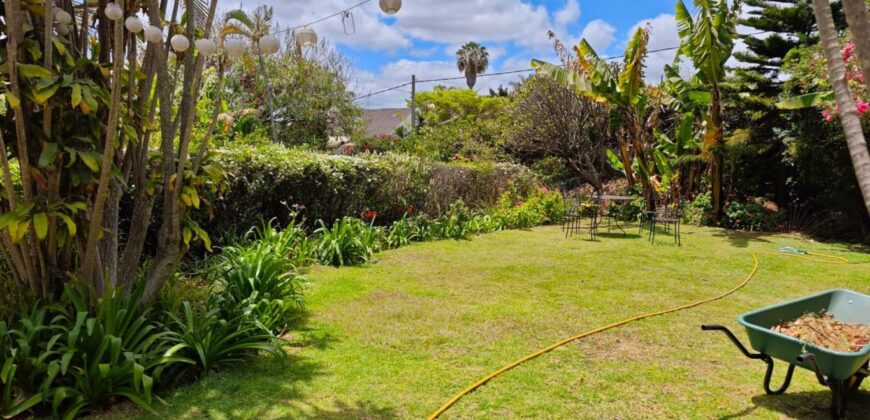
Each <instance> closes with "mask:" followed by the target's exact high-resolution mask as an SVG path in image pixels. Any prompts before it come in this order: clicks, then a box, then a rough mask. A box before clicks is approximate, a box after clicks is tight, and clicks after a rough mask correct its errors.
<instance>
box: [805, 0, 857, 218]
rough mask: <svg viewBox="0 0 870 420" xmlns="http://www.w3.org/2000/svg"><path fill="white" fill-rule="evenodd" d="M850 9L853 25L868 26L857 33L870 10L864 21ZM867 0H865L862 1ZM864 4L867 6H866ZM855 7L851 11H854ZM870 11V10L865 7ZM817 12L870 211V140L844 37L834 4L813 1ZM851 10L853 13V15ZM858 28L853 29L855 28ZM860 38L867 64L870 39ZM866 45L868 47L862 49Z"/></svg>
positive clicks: (841, 109)
mask: <svg viewBox="0 0 870 420" xmlns="http://www.w3.org/2000/svg"><path fill="white" fill-rule="evenodd" d="M846 3H849V2H844V6H851V7H847V8H846V13H847V18H848V19H849V24H850V26H852V25H853V24H854V26H855V27H857V28H862V25H863V26H864V28H862V29H861V30H858V31H855V34H856V35H857V34H858V33H859V32H862V30H863V29H865V28H866V25H867V22H866V19H867V17H866V13H864V14H863V15H864V16H863V20H865V21H864V22H861V21H860V20H861V19H862V18H859V16H860V15H858V16H855V11H856V10H857V9H856V8H855V5H854V4H851V5H847V4H846ZM861 3H863V1H862V2H861ZM862 7H866V6H863V5H862ZM850 9H851V10H850ZM865 10H866V9H865ZM813 11H814V13H815V15H816V23H817V25H818V28H819V35H820V37H821V44H822V50H823V51H824V52H825V58H826V61H827V66H828V74H829V76H828V78H829V79H830V81H831V87H833V89H834V95H835V96H836V98H837V105H839V106H840V121H841V122H842V123H843V129H844V130H845V132H846V143H847V144H848V146H849V154H850V155H851V156H852V165H853V166H854V167H855V176H856V177H857V178H858V185H859V186H860V188H861V194H862V195H863V196H864V205H865V207H866V208H867V212H868V214H870V152H868V151H867V139H866V138H865V137H864V131H863V129H862V127H861V119H860V117H859V116H858V111H857V110H856V109H855V100H854V98H852V92H851V90H849V82H848V81H847V80H846V63H845V61H844V60H843V56H842V55H841V52H840V40H839V38H838V37H837V28H836V26H834V18H833V15H832V13H831V4H830V2H829V1H828V0H813ZM850 11H851V12H852V14H853V16H851V17H849V16H848V15H849V13H850ZM855 29H856V28H853V30H855ZM856 41H858V43H857V46H858V55H859V57H860V56H862V55H863V57H860V58H861V63H862V65H863V64H864V63H865V61H866V59H867V57H868V56H870V51H868V49H867V45H866V42H865V41H866V40H857V37H856ZM862 44H864V48H862Z"/></svg>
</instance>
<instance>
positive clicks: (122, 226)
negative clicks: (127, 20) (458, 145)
mask: <svg viewBox="0 0 870 420" xmlns="http://www.w3.org/2000/svg"><path fill="white" fill-rule="evenodd" d="M101 3H102V4H103V5H105V2H101ZM200 3H201V2H194V1H193V0H186V1H184V2H182V3H181V5H182V6H184V10H185V14H186V15H187V16H186V17H187V18H186V20H185V21H184V23H179V21H178V20H177V16H176V14H177V12H178V9H179V8H178V7H177V6H178V5H176V7H175V8H174V12H173V13H172V16H168V15H166V10H165V8H163V9H161V8H160V7H159V5H158V2H157V1H156V0H149V1H145V2H128V3H127V5H126V9H125V12H126V14H127V15H131V14H136V13H139V12H143V13H145V14H147V16H148V20H149V21H150V22H151V23H152V24H153V25H158V26H164V25H165V23H164V22H168V29H169V33H170V34H179V33H181V34H184V35H185V36H187V37H188V38H189V39H191V40H193V39H196V38H208V37H209V36H210V28H211V26H212V22H213V20H214V14H215V10H216V8H217V1H216V0H210V1H208V2H207V4H206V6H207V7H205V10H204V12H203V11H202V9H201V7H200V6H201V4H200ZM57 4H58V5H60V6H62V8H63V10H64V12H65V13H68V14H70V15H72V14H74V13H78V14H80V15H81V17H80V18H79V19H77V20H74V21H75V24H82V23H84V25H82V26H83V27H84V28H88V27H93V28H94V29H95V31H96V33H97V37H96V42H92V41H91V40H90V35H89V34H88V32H87V29H83V30H82V32H81V33H79V32H78V31H75V30H73V31H69V32H68V33H66V34H64V32H62V31H58V32H55V31H54V30H53V25H52V23H53V22H52V21H51V20H46V19H43V18H42V17H41V16H53V15H54V14H55V13H57V12H56V11H55V10H52V9H48V8H49V7H50V5H51V2H44V3H43V5H44V6H43V5H40V6H33V5H32V4H31V3H26V4H25V3H24V2H22V1H20V0H6V1H3V7H4V10H5V16H4V17H5V26H4V27H3V28H2V31H3V36H4V37H5V39H6V42H5V43H4V44H3V45H2V46H0V47H2V48H0V50H2V57H3V58H4V59H5V61H4V62H3V63H2V68H3V72H2V82H3V83H2V86H3V87H4V91H5V92H4V93H5V98H6V104H5V105H6V107H7V109H6V112H5V115H4V119H5V123H4V124H3V125H2V128H0V169H2V178H3V193H2V199H0V210H2V216H0V254H2V256H3V259H4V262H5V263H6V266H7V267H8V268H9V270H10V272H11V275H12V277H13V278H14V279H15V280H16V281H17V282H18V283H19V285H20V286H22V287H23V288H26V290H30V291H31V292H32V293H33V294H34V295H35V296H36V297H39V298H42V299H44V300H47V301H52V300H54V299H56V298H57V297H58V296H59V294H60V292H61V291H62V290H63V288H64V285H65V283H67V282H70V281H73V279H75V281H76V282H80V284H82V285H85V286H87V287H88V288H90V289H91V290H92V291H93V292H94V293H95V294H96V295H100V294H102V293H104V292H105V291H106V290H109V289H110V288H119V287H125V286H129V285H130V284H132V282H133V281H134V280H135V279H136V278H137V277H139V276H141V277H142V278H143V279H144V281H145V286H144V288H145V293H144V299H146V300H147V299H150V298H152V297H153V296H154V295H155V294H156V293H157V292H158V291H159V290H160V288H161V287H162V285H163V284H164V282H165V281H166V279H167V278H168V277H169V276H171V275H172V274H173V272H174V271H175V269H176V267H177V266H178V264H179V262H180V259H181V257H182V256H183V254H184V253H185V251H186V249H187V246H188V244H189V243H190V241H191V240H193V238H197V237H198V238H199V239H202V240H203V241H205V242H206V243H208V236H207V235H206V234H205V232H204V231H203V230H202V229H201V228H199V226H198V225H197V224H196V223H195V222H193V221H192V219H191V213H192V212H193V210H195V209H197V208H200V207H201V205H202V203H203V200H201V199H200V197H201V196H202V195H203V194H205V193H206V191H207V190H209V189H210V188H216V187H217V185H218V184H219V183H220V182H221V180H222V176H223V175H222V173H221V172H220V171H219V170H217V169H216V168H214V167H212V166H210V165H209V164H208V160H207V158H203V159H200V157H204V156H206V155H207V154H206V153H205V151H204V150H200V151H197V152H196V154H195V156H194V154H193V153H191V147H192V146H191V142H192V133H193V124H194V121H195V118H194V117H195V113H196V102H197V98H198V96H199V86H200V80H201V73H202V69H203V67H204V66H205V62H206V58H205V57H204V56H203V55H202V54H198V53H197V51H195V50H194V49H193V48H191V49H190V50H188V52H187V53H186V54H169V53H170V50H169V45H167V44H168V43H166V44H164V43H148V44H147V45H144V46H140V45H139V39H138V38H137V37H135V36H132V35H131V34H129V33H127V32H126V31H125V28H124V20H123V19H120V20H118V21H111V20H108V19H106V18H105V17H104V16H105V15H104V14H103V13H102V11H100V13H97V11H98V10H97V9H95V8H93V7H89V6H87V5H85V6H84V7H81V6H79V7H77V8H75V9H73V7H72V2H58V3H57ZM88 4H90V3H88ZM203 13H204V15H201V14H203ZM92 18H95V20H94V21H91V19H92ZM196 22H201V23H202V25H203V26H200V27H198V26H197V24H196ZM138 51H141V53H140V54H137V52H138ZM170 68H175V69H178V71H177V72H176V71H173V72H172V76H170ZM7 139H15V142H14V143H13V144H10V145H8V146H7V143H6V140H7ZM207 143H208V142H207V141H203V142H202V143H201V144H207ZM10 146H11V147H10ZM122 201H129V202H131V203H132V204H131V212H130V213H129V214H128V215H122V214H121V212H120V206H121V203H122ZM158 204H159V207H157V205H158ZM155 207H156V208H159V209H160V211H159V213H158V214H154V212H153V210H154V209H155ZM152 220H154V221H155V222H156V223H157V224H158V225H159V230H158V231H157V234H156V249H155V252H154V254H153V255H151V256H150V261H151V262H150V264H148V265H147V266H145V267H142V265H141V263H142V261H143V259H144V258H143V257H144V244H145V240H146V233H147V231H148V227H149V226H150V225H151V223H152Z"/></svg>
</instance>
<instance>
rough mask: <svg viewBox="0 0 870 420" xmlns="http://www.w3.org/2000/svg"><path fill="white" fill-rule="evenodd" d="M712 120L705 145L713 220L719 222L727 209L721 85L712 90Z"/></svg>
mask: <svg viewBox="0 0 870 420" xmlns="http://www.w3.org/2000/svg"><path fill="white" fill-rule="evenodd" d="M710 93H711V96H712V100H711V102H710V117H709V118H710V120H709V122H708V124H707V135H706V137H707V140H706V142H705V143H706V144H705V145H704V146H705V148H706V150H705V152H707V153H708V154H709V159H710V183H711V184H712V185H711V187H710V188H711V190H712V195H713V220H714V221H716V222H718V221H719V220H721V219H722V214H723V213H724V210H725V205H724V201H723V200H722V174H723V171H724V167H723V166H724V159H723V158H722V151H721V150H720V148H721V147H722V102H721V101H722V95H721V92H720V91H719V86H717V85H714V86H713V89H712V91H711V92H710Z"/></svg>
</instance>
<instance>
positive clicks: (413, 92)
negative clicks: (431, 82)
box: [411, 74, 417, 134]
mask: <svg viewBox="0 0 870 420" xmlns="http://www.w3.org/2000/svg"><path fill="white" fill-rule="evenodd" d="M411 133H412V134H417V75H416V74H412V75H411Z"/></svg>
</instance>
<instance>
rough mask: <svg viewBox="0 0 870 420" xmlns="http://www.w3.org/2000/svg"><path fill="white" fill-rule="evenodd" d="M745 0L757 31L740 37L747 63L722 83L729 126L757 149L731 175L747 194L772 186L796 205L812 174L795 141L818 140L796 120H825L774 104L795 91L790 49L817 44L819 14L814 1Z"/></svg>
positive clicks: (838, 16) (780, 198) (837, 11)
mask: <svg viewBox="0 0 870 420" xmlns="http://www.w3.org/2000/svg"><path fill="white" fill-rule="evenodd" d="M744 4H745V5H746V6H748V7H746V8H744V16H745V17H744V18H741V19H740V24H741V25H743V26H746V27H749V28H752V29H754V31H751V33H749V34H747V35H743V36H741V39H742V40H743V41H744V43H745V44H746V47H747V50H746V51H735V52H734V57H735V58H736V59H738V60H739V61H740V62H741V63H742V64H741V65H740V66H737V67H734V68H731V69H730V71H731V73H732V75H731V76H730V77H728V78H727V81H726V83H725V84H724V85H723V101H724V102H725V103H726V106H727V107H728V109H729V112H728V113H727V114H726V115H725V125H726V126H727V127H729V128H732V129H734V130H735V131H736V132H738V133H739V134H740V137H741V138H742V140H743V141H744V143H743V146H745V148H747V149H749V150H752V151H753V152H752V153H749V154H744V155H743V156H742V158H741V159H739V161H738V162H737V164H738V165H740V166H741V167H740V169H739V170H738V171H737V173H738V174H739V175H738V178H739V179H737V180H735V179H731V183H732V185H733V184H735V183H737V187H738V188H739V189H740V190H741V191H742V192H745V193H752V194H759V195H764V194H767V193H769V192H772V191H773V192H775V197H776V201H777V202H779V203H780V204H791V203H792V202H793V201H794V200H795V199H798V198H800V197H798V195H797V193H798V190H799V189H800V185H799V183H800V182H801V181H802V179H801V177H804V176H810V175H808V174H805V173H802V172H801V171H802V168H800V167H798V164H799V163H800V157H798V156H795V154H794V152H795V148H796V146H801V145H795V144H794V142H795V141H796V139H801V141H811V142H812V141H814V139H813V138H811V137H807V136H803V135H801V133H796V132H794V131H793V130H792V129H793V127H794V126H795V125H802V126H804V125H806V124H817V125H820V126H821V125H824V124H825V123H824V121H822V119H821V118H820V117H819V116H817V115H812V114H810V113H806V112H802V113H797V114H795V113H783V112H782V111H781V110H779V109H778V108H777V107H776V106H775V104H776V103H777V101H779V100H780V99H781V96H783V95H784V94H785V95H791V94H794V93H796V92H792V91H788V89H785V86H784V82H785V81H787V80H788V79H789V78H790V77H791V76H792V75H791V73H789V72H782V71H781V69H782V66H783V65H784V64H786V62H787V60H786V57H787V56H788V55H789V53H790V52H791V51H793V50H795V49H796V48H801V47H805V46H809V45H815V44H817V43H818V33H817V30H816V25H815V16H814V15H813V9H812V5H811V4H810V1H809V0H744ZM832 9H833V11H834V18H835V22H837V27H838V28H844V27H845V20H844V18H843V14H842V10H841V7H840V4H839V1H836V2H833V3H832ZM746 32H750V31H748V30H746ZM756 32H762V33H756ZM784 89H785V91H784ZM820 128H821V127H820ZM813 131H815V129H813Z"/></svg>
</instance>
